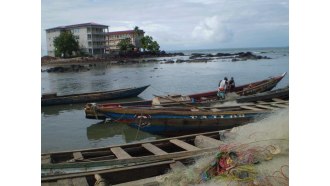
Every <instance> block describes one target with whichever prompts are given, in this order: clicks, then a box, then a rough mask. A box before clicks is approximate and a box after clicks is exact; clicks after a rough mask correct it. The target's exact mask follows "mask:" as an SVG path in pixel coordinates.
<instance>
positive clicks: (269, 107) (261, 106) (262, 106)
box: [256, 105, 278, 110]
mask: <svg viewBox="0 0 330 186" xmlns="http://www.w3.org/2000/svg"><path fill="white" fill-rule="evenodd" d="M256 107H260V108H264V109H270V110H278V108H275V107H271V106H267V105H256Z"/></svg>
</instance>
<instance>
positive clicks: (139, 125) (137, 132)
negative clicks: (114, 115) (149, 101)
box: [134, 113, 142, 141]
mask: <svg viewBox="0 0 330 186" xmlns="http://www.w3.org/2000/svg"><path fill="white" fill-rule="evenodd" d="M140 115H141V116H142V113H141V114H140ZM141 120H142V117H140V119H139V123H138V130H137V131H136V134H135V139H134V141H136V139H137V137H138V134H139V131H140V127H141Z"/></svg>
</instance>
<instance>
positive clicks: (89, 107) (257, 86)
mask: <svg viewBox="0 0 330 186" xmlns="http://www.w3.org/2000/svg"><path fill="white" fill-rule="evenodd" d="M285 75H286V73H283V74H282V75H280V76H275V77H271V78H269V79H265V80H262V81H257V82H253V83H248V84H245V85H241V86H237V87H235V89H233V90H232V91H231V92H235V93H236V94H238V95H241V96H243V95H245V96H246V95H253V94H257V93H260V92H266V91H269V90H271V89H273V88H274V87H275V86H276V85H277V83H278V82H279V81H281V80H282V79H283V77H284V76H285ZM216 94H217V91H209V92H203V93H197V94H191V95H188V96H187V97H190V99H191V100H189V101H182V102H179V103H178V101H173V100H172V98H170V97H168V96H165V97H168V98H169V100H172V101H173V102H167V103H166V104H161V105H157V106H162V107H169V106H178V105H181V106H182V105H183V104H185V103H187V104H190V105H195V106H203V104H204V106H205V104H208V105H209V104H211V102H213V103H214V102H223V101H218V100H217V96H216ZM152 102H153V100H144V101H134V102H122V103H105V104H95V103H88V104H86V105H85V108H84V111H85V117H86V118H87V119H99V120H104V119H105V118H106V116H105V115H104V114H103V113H99V112H97V110H98V109H100V108H107V107H110V108H112V107H121V106H141V107H144V106H152Z"/></svg>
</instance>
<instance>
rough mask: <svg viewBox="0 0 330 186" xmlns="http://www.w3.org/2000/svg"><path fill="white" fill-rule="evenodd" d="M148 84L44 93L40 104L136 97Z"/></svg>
mask: <svg viewBox="0 0 330 186" xmlns="http://www.w3.org/2000/svg"><path fill="white" fill-rule="evenodd" d="M149 86H150V85H147V86H142V87H134V88H125V89H118V90H112V91H104V92H91V93H82V94H71V95H63V96H57V94H56V93H51V94H44V95H42V97H41V106H51V105H62V104H73V103H87V102H92V101H104V100H113V99H122V98H129V97H136V96H137V95H139V94H141V93H142V92H143V91H144V90H145V89H147V88H148V87H149Z"/></svg>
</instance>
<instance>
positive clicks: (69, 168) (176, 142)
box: [41, 131, 231, 184]
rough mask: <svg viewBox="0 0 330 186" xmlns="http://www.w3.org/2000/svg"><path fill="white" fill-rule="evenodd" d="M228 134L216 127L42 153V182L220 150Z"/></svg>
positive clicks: (130, 167)
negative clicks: (101, 145) (125, 142)
mask: <svg viewBox="0 0 330 186" xmlns="http://www.w3.org/2000/svg"><path fill="white" fill-rule="evenodd" d="M228 134H229V135H231V134H230V132H229V131H221V132H219V131H214V132H208V133H199V134H195V135H186V136H180V137H174V138H167V139H161V140H153V141H148V142H139V143H132V144H125V145H117V146H109V147H102V148H93V149H82V150H75V151H65V152H53V153H44V154H41V170H42V172H41V173H42V175H41V176H42V182H43V181H54V180H58V179H64V178H70V177H77V175H93V174H96V173H97V174H100V171H103V172H106V171H107V170H111V171H110V172H112V173H113V176H115V175H116V172H117V171H119V172H121V170H124V169H126V168H127V170H129V169H133V168H134V167H140V168H141V167H144V168H148V167H149V168H150V165H152V164H157V165H160V164H163V163H161V162H172V163H173V160H174V159H175V160H179V159H187V158H192V157H196V156H201V155H203V154H205V153H209V152H212V151H214V150H216V149H217V147H219V146H220V145H221V144H223V142H222V141H221V140H222V139H224V138H226V136H229V135H228ZM159 163H160V164H159ZM167 166H168V165H167ZM163 170H164V171H165V169H163ZM110 180H111V181H115V180H116V179H114V178H111V179H110ZM126 181H129V180H126ZM113 184H114V183H113Z"/></svg>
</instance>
